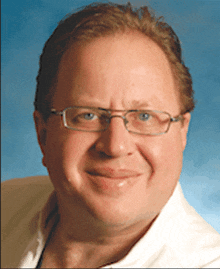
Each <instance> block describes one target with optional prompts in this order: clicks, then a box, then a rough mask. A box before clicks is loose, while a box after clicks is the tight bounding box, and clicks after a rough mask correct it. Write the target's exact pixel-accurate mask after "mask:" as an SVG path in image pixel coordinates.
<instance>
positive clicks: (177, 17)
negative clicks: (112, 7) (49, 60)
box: [1, 0, 220, 233]
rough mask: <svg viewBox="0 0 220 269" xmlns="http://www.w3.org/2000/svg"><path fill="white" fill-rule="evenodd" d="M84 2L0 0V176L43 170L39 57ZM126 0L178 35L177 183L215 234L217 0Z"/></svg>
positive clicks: (219, 200) (219, 204) (219, 85)
mask: <svg viewBox="0 0 220 269" xmlns="http://www.w3.org/2000/svg"><path fill="white" fill-rule="evenodd" d="M91 2H92V1H86V0H84V1H77V0H76V1H70V0H62V1H57V0H41V1H40V0H35V1H33V0H19V1H17V0H2V1H1V5H2V32H1V33H2V93H1V98H2V100H1V101H2V104H1V105H2V106H1V110H2V121H1V127H2V169H1V172H2V181H4V180H8V179H11V178H15V177H25V176H31V175H45V174H47V171H46V169H45V168H44V167H43V165H42V164H41V159H42V154H41V152H40V148H39V146H38V144H37V139H36V134H35V129H34V123H33V118H32V113H33V100H34V93H35V86H36V82H35V77H36V75H37V71H38V61H39V56H40V54H41V51H42V48H43V45H44V43H45V41H46V40H47V39H48V37H49V36H50V34H51V33H52V31H53V30H54V28H55V27H56V25H57V23H58V22H59V21H60V20H61V19H62V18H63V17H64V16H65V15H66V13H69V12H70V11H71V10H73V9H74V10H75V9H76V8H78V7H81V6H84V5H87V4H89V3H91ZM101 2H103V1H101ZM117 2H118V3H125V2H126V1H117ZM131 3H132V4H134V5H135V6H140V5H143V4H147V3H148V4H150V6H151V7H152V8H153V9H154V10H155V11H156V14H157V15H163V16H164V17H165V19H166V21H167V22H168V23H170V24H171V25H172V27H173V29H174V30H175V32H176V33H177V35H178V36H179V38H180V40H181V42H182V47H183V55H184V60H185V62H186V65H187V66H188V67H189V68H190V72H191V74H192V77H193V82H194V84H193V85H194V90H195V98H196V100H197V106H196V109H195V111H194V112H193V113H192V121H191V125H190V130H189V134H188V145H187V147H186V150H185V152H184V163H183V171H182V175H181V178H180V182H181V185H182V188H183V191H184V194H185V196H186V198H187V200H188V201H189V202H190V204H191V205H193V206H194V207H195V209H196V210H197V212H198V213H200V214H201V215H202V216H203V218H204V219H205V220H206V221H207V222H209V223H210V224H211V225H212V226H213V227H214V228H215V229H216V230H217V231H218V232H219V233H220V223H219V216H220V120H219V119H220V75H219V74H220V67H219V63H220V45H219V43H220V42H219V41H220V1H212V0H209V1H207V0H206V1H203V0H200V1H198V0H197V1H196V0H193V1H192V0H185V1H181V0H174V1H172V0H163V1H162V0H157V1H153V0H152V1H132V0H131Z"/></svg>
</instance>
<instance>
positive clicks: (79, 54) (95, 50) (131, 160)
mask: <svg viewBox="0 0 220 269" xmlns="http://www.w3.org/2000/svg"><path fill="white" fill-rule="evenodd" d="M193 108H194V101H193V91H192V81H191V77H190V74H189V72H188V69H187V68H186V67H185V65H184V63H183V62H182V59H181V49H180V45H179V41H178V38H177V37H176V35H175V33H174V32H173V31H172V29H171V28H170V27H169V26H168V25H167V24H165V23H164V22H161V21H158V20H156V19H155V18H154V17H153V15H151V14H150V12H149V11H148V9H147V7H144V8H142V9H141V10H139V11H134V10H133V9H132V7H131V5H130V4H127V5H124V6H120V5H116V4H94V5H91V6H88V7H86V8H84V9H83V10H81V11H79V12H78V13H76V14H72V15H70V16H69V17H67V18H66V19H65V20H64V21H62V22H61V23H60V24H59V25H58V27H57V29H56V30H55V31H54V33H53V34H52V36H51V37H50V38H49V40H48V41H47V42H46V44H45V47H44V50H43V53H42V55H41V60H40V70H39V74H38V77H37V91H36V99H35V112H34V119H35V124H36V130H37V135H38V141H39V145H40V147H41V150H42V153H43V164H44V165H45V166H46V167H47V169H48V173H49V178H48V177H36V178H28V179H20V180H14V181H11V182H10V181H9V182H6V183H5V185H4V186H3V193H6V194H7V195H5V197H3V202H4V203H6V206H7V218H5V219H6V220H5V224H4V226H3V236H4V241H3V246H4V245H5V250H4V251H3V254H2V255H3V257H2V259H3V264H2V265H3V267H7V268H13V267H19V268H99V267H108V268H109V267H112V268H128V267H130V268H140V267H142V268H152V267H154V268H155V267H161V268H165V267H167V268H172V267H175V268H177V267H179V268H182V267H183V268H186V267H190V268H192V267H194V268H197V267H199V268H202V267H203V268H211V267H219V266H220V235H219V234H218V233H217V232H216V231H215V230H214V229H213V228H212V227H210V226H209V225H208V224H207V223H206V222H205V221H204V220H203V219H202V218H201V217H200V216H199V215H198V214H197V213H196V212H195V211H194V209H193V208H191V207H190V206H189V205H188V203H187V202H186V200H185V199H184V197H183V194H182V192H181V187H180V185H179V183H178V179H179V176H180V173H181V168H182V155H183V151H184V148H185V146H186V137H187V131H188V126H189V121H190V111H192V110H193ZM50 181H51V183H52V185H51V183H50ZM53 189H54V191H53ZM10 200H11V201H12V202H11V203H10Z"/></svg>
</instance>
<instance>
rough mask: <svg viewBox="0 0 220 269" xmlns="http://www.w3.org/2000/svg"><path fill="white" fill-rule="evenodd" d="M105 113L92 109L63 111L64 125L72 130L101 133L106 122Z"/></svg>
mask: <svg viewBox="0 0 220 269" xmlns="http://www.w3.org/2000/svg"><path fill="white" fill-rule="evenodd" d="M107 115H108V114H107V113H106V112H105V111H100V110H99V109H94V108H87V107H85V108H74V107H71V108H68V109H67V110H66V111H65V119H64V120H65V125H66V127H68V128H70V129H74V130H81V131H102V130H104V129H105V128H106V126H107V124H108V122H107V120H108V117H107Z"/></svg>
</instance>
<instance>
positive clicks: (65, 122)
mask: <svg viewBox="0 0 220 269" xmlns="http://www.w3.org/2000/svg"><path fill="white" fill-rule="evenodd" d="M71 108H86V109H94V110H101V111H105V112H107V113H108V114H109V117H108V120H107V126H106V128H104V129H101V130H95V131H88V130H80V129H77V128H73V127H70V126H68V125H67V120H66V111H67V110H68V109H71ZM141 111H146V112H156V113H164V114H166V115H168V116H169V118H170V120H169V123H168V127H167V129H166V131H165V132H162V133H158V134H146V133H139V132H134V131H130V130H128V129H127V123H128V121H127V119H126V115H127V114H128V113H130V112H141ZM112 112H121V113H122V112H124V113H125V114H124V115H112ZM50 113H51V114H54V115H59V116H62V117H63V124H64V126H65V127H66V128H67V129H71V130H75V131H81V132H103V131H105V130H107V129H108V127H109V125H110V123H111V119H112V118H115V117H119V118H122V119H123V121H124V125H125V129H126V130H127V131H128V132H130V133H134V134H140V135H150V136H154V135H155V136H156V135H162V134H165V133H167V132H168V131H169V129H170V125H171V123H172V122H178V121H180V120H183V114H180V115H178V116H176V117H172V116H171V115H170V114H169V113H168V112H164V111H159V110H148V109H131V110H117V109H105V108H101V107H90V106H70V107H66V108H65V109H63V110H61V111H58V110H56V109H54V108H52V109H51V110H50Z"/></svg>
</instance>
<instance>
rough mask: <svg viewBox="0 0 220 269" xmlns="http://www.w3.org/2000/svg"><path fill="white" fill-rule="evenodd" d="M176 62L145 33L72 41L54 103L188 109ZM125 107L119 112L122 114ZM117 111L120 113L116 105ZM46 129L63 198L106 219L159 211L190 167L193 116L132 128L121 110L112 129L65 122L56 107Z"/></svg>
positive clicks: (48, 155) (47, 151) (46, 148)
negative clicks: (160, 127)
mask: <svg viewBox="0 0 220 269" xmlns="http://www.w3.org/2000/svg"><path fill="white" fill-rule="evenodd" d="M175 87H176V85H175V83H174V79H173V76H172V72H171V69H170V65H169V63H168V60H167V59H166V56H165V54H164V53H163V52H162V50H161V49H160V48H159V47H158V46H157V45H156V44H155V43H153V42H152V41H151V40H149V39H148V38H146V37H144V36H142V35H140V34H129V35H128V34H127V35H122V36H119V35H116V36H115V37H105V38H100V39H97V40H95V41H92V42H91V43H89V44H87V45H85V46H83V47H81V48H80V47H72V48H70V49H69V50H68V51H67V52H66V53H65V54H64V56H63V58H62V61H61V63H60V67H59V72H58V77H57V84H56V92H55V95H54V98H53V101H52V106H53V108H55V109H56V110H58V111H60V110H63V109H64V108H66V107H70V106H74V105H75V106H91V107H101V108H106V109H115V110H129V109H150V110H159V111H165V112H168V113H169V114H170V115H171V116H174V117H175V116H178V115H179V113H180V104H179V97H178V95H177V91H176V88H175ZM118 114H120V113H118V112H117V113H115V115H118ZM113 115H114V113H113ZM35 117H36V121H37V122H38V124H37V125H38V134H39V136H40V137H41V133H43V132H42V130H43V129H45V130H44V131H46V138H45V140H44V141H43V142H42V139H41V138H40V139H41V142H40V144H41V148H42V151H43V154H44V163H45V164H46V166H47V168H48V171H49V174H50V177H51V180H52V182H53V184H54V186H55V189H56V191H57V193H58V198H59V200H60V203H62V204H63V205H65V206H66V207H68V206H69V210H72V208H71V205H72V204H77V205H78V206H79V207H81V208H82V211H83V210H85V212H87V213H86V214H90V215H91V216H92V217H93V218H95V219H97V220H99V221H101V222H104V223H106V224H111V225H112V224H123V223H124V224H125V223H127V224H128V223H131V224H133V223H136V222H138V221H141V220H143V219H152V218H153V217H155V216H156V215H157V214H158V213H159V212H160V210H161V209H162V207H163V206H164V205H165V203H166V202H167V201H168V199H169V197H170V196H171V194H172V192H173V190H174V188H175V186H176V184H177V181H178V179H179V176H180V172H181V168H182V153H183V150H184V148H185V144H186V134H187V128H188V123H189V119H190V115H189V114H185V116H184V117H185V121H184V124H182V123H181V122H176V123H172V124H171V126H170V129H169V131H168V133H166V134H163V135H158V136H146V135H138V134H133V133H129V132H128V131H127V130H126V129H125V126H124V122H123V119H122V118H119V117H114V118H112V120H111V123H110V126H109V128H108V129H107V130H106V131H104V132H82V131H74V130H70V129H67V128H65V127H64V126H63V122H62V117H61V116H56V115H51V116H50V118H49V119H48V122H47V123H46V124H43V123H42V124H41V123H39V122H42V121H40V120H39V119H40V116H39V114H38V113H35Z"/></svg>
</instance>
